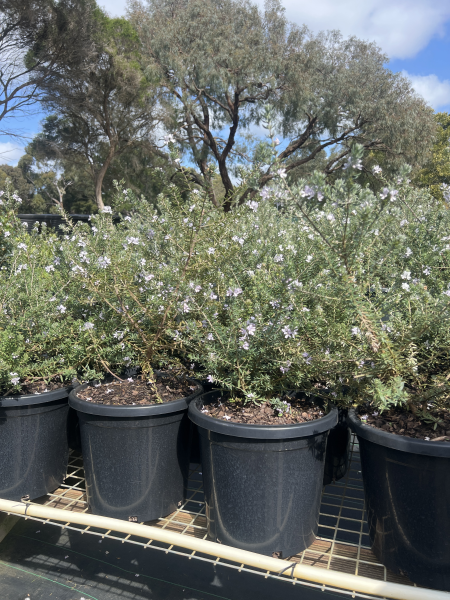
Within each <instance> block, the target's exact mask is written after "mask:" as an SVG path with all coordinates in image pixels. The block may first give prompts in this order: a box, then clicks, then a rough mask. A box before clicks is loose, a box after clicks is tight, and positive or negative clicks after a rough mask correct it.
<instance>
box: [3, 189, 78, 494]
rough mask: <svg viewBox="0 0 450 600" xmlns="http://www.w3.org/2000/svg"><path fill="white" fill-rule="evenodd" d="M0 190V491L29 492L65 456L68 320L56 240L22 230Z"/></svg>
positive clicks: (59, 470)
mask: <svg viewBox="0 0 450 600" xmlns="http://www.w3.org/2000/svg"><path fill="white" fill-rule="evenodd" d="M19 200H20V199H19V198H18V197H17V194H11V193H10V192H9V191H8V190H7V192H6V194H2V195H1V206H0V209H2V211H1V213H2V215H1V218H2V225H3V227H2V236H1V242H0V244H1V254H0V262H1V265H0V267H1V268H0V307H1V310H0V424H1V436H0V455H1V457H2V459H1V464H0V496H1V497H2V498H7V499H11V500H20V499H21V498H22V497H25V498H30V499H33V498H36V497H38V496H42V495H43V494H46V493H48V492H50V491H53V490H54V489H55V488H56V487H58V485H60V484H61V483H62V481H63V479H64V477H65V475H66V467H67V459H68V450H69V449H68V432H67V427H68V423H67V415H68V410H69V407H68V394H69V390H70V388H71V381H72V378H73V376H74V375H75V374H76V372H77V369H76V362H77V357H76V351H75V350H74V344H73V339H74V336H75V335H76V331H77V324H76V319H74V317H73V315H72V314H71V311H70V302H67V299H66V298H65V294H66V289H65V288H66V286H65V282H64V280H63V278H61V277H60V273H59V272H58V270H57V263H58V261H59V259H58V258H57V250H56V243H57V238H56V236H54V235H49V234H48V233H46V231H44V232H43V233H42V234H40V235H38V234H37V232H36V230H33V231H32V232H31V233H30V235H28V234H27V233H26V232H25V231H24V228H23V227H22V226H21V225H20V221H19V220H18V219H17V218H16V217H15V215H14V209H16V205H17V204H19Z"/></svg>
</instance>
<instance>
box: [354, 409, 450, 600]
mask: <svg viewBox="0 0 450 600" xmlns="http://www.w3.org/2000/svg"><path fill="white" fill-rule="evenodd" d="M349 422H350V425H351V427H352V429H353V431H354V432H355V433H356V435H357V436H358V441H359V450H360V454H361V466H362V476H363V482H364V491H365V496H366V509H367V518H368V523H369V535H370V539H371V542H372V549H373V551H374V553H375V555H376V556H377V558H378V559H379V560H380V562H382V563H383V564H384V565H385V566H386V567H387V568H389V569H391V570H392V571H395V572H397V573H402V574H405V575H407V576H408V577H409V578H410V579H411V581H413V582H414V583H416V584H418V585H421V586H424V587H428V588H433V589H438V590H444V591H450V509H449V506H450V443H448V442H431V441H425V440H416V439H411V438H406V437H403V436H401V435H396V434H394V433H388V432H385V431H380V430H378V429H375V428H373V427H370V426H369V425H363V424H362V423H361V421H360V419H359V418H358V417H357V415H356V414H355V411H354V410H353V409H352V410H350V412H349Z"/></svg>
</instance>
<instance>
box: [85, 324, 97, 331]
mask: <svg viewBox="0 0 450 600" xmlns="http://www.w3.org/2000/svg"><path fill="white" fill-rule="evenodd" d="M94 327H95V325H94V323H89V322H87V323H85V324H84V327H83V329H84V330H88V329H94Z"/></svg>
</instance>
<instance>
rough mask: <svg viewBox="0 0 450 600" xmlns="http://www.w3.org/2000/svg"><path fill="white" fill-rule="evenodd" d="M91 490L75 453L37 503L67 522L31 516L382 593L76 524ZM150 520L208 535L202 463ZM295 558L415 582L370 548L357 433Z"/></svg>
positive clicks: (128, 540)
mask: <svg viewBox="0 0 450 600" xmlns="http://www.w3.org/2000/svg"><path fill="white" fill-rule="evenodd" d="M85 489H86V487H85V478H84V470H83V459H82V457H81V455H80V454H78V453H75V452H72V453H71V455H70V457H69V465H68V470H67V477H66V479H65V481H64V483H63V484H62V485H61V487H60V488H58V489H57V490H55V491H54V492H53V493H51V494H48V495H46V496H43V497H41V498H38V499H37V500H35V501H34V503H35V504H41V505H45V506H49V507H52V508H58V509H62V510H64V511H66V512H67V522H66V523H65V524H61V523H60V522H57V521H51V520H49V519H47V520H45V519H39V518H37V517H31V516H27V517H25V518H27V519H33V520H35V521H39V522H41V523H43V524H51V525H56V526H58V527H63V528H68V529H74V530H77V531H81V532H82V533H87V534H90V535H96V536H100V537H101V538H111V539H116V540H121V541H122V543H129V544H137V545H139V546H143V547H144V548H148V547H152V548H154V549H157V550H160V551H163V552H166V553H167V554H169V553H171V554H178V555H183V556H186V557H188V558H189V559H196V560H203V561H207V562H211V563H218V562H219V561H220V563H221V564H222V565H226V566H227V567H230V568H232V569H237V570H238V571H246V572H251V573H256V574H260V575H261V576H263V577H266V578H268V577H270V578H272V579H278V580H280V581H284V582H285V583H284V584H285V585H286V584H291V585H297V584H301V585H302V586H309V587H315V588H317V589H321V590H330V591H334V592H339V593H340V594H342V595H343V596H348V597H352V598H379V596H368V595H365V594H361V593H357V592H349V591H345V590H341V589H337V588H331V587H329V586H325V585H321V584H314V583H311V582H305V581H300V580H298V579H295V578H291V577H290V576H289V572H286V573H285V574H280V575H277V574H274V573H270V572H265V571H261V570H258V569H254V568H248V567H246V566H244V565H240V566H239V565H237V564H236V563H232V562H228V561H226V560H223V559H220V558H218V557H217V558H213V557H211V556H208V555H202V554H199V553H198V552H195V551H191V550H188V549H183V548H180V547H176V548H174V547H173V546H168V545H167V544H162V543H160V542H155V541H153V540H151V539H149V540H148V541H145V540H143V539H142V538H137V537H133V536H130V535H127V536H125V535H124V534H120V533H117V532H112V531H107V532H106V533H105V531H104V530H100V529H99V530H96V529H95V528H92V527H83V526H80V525H77V524H73V523H71V519H70V513H71V512H86V513H87V512H89V509H88V506H87V501H86V493H85ZM146 524H147V525H152V526H154V527H160V528H163V529H168V530H170V531H175V532H177V533H180V534H182V535H186V536H193V537H196V538H201V539H206V538H207V530H206V516H205V504H204V495H203V488H202V475H201V471H200V466H199V465H191V471H190V477H189V484H188V494H187V500H186V501H185V503H184V504H183V505H182V506H181V507H180V508H179V509H178V510H176V511H175V512H173V513H172V514H170V515H168V516H167V517H165V518H161V519H157V520H156V521H149V522H147V523H146ZM289 562H290V563H293V562H297V563H303V564H305V565H310V566H313V567H316V568H317V569H330V570H333V571H338V572H341V573H347V574H351V575H360V576H364V577H370V578H372V579H374V580H377V581H389V582H394V583H401V584H403V585H413V584H412V583H411V582H410V581H409V580H408V579H407V578H406V577H402V576H399V575H396V574H394V573H392V572H390V571H388V570H387V569H386V568H385V567H384V566H383V565H381V564H380V563H379V562H378V561H377V559H376V557H375V555H374V554H373V553H372V551H371V549H370V542H369V536H368V527H367V522H366V517H365V511H364V492H363V485H362V479H361V467H360V460H359V449H358V445H357V443H356V441H355V438H354V437H352V448H351V463H350V468H349V471H348V473H347V475H346V476H345V478H344V479H342V480H341V481H339V482H336V483H333V484H331V485H328V486H326V487H325V488H324V490H323V494H322V502H321V508H320V518H319V531H318V537H317V539H316V540H315V541H314V543H313V544H312V545H311V546H310V547H309V548H307V549H306V550H304V551H303V552H301V553H300V554H298V555H295V556H293V557H291V558H290V559H289Z"/></svg>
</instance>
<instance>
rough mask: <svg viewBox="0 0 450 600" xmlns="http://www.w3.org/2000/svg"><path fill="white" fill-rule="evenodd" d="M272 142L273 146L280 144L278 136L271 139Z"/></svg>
mask: <svg viewBox="0 0 450 600" xmlns="http://www.w3.org/2000/svg"><path fill="white" fill-rule="evenodd" d="M273 143H274V144H275V146H279V145H280V144H281V142H280V140H279V139H278V138H275V139H274V140H273Z"/></svg>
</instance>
